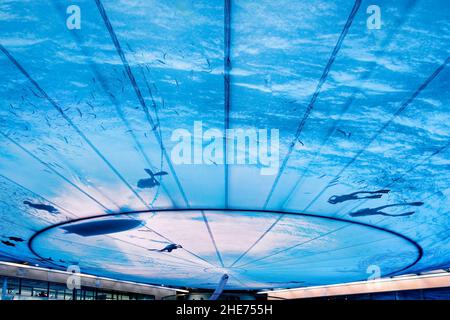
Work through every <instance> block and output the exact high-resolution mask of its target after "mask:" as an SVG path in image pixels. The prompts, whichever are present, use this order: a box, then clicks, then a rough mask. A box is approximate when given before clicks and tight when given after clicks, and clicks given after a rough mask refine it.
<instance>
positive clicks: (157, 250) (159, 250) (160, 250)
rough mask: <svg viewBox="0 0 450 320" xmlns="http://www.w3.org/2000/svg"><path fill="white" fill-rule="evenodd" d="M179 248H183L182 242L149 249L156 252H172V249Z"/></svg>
mask: <svg viewBox="0 0 450 320" xmlns="http://www.w3.org/2000/svg"><path fill="white" fill-rule="evenodd" d="M179 248H183V247H182V246H181V245H180V244H175V243H171V244H168V245H167V246H165V247H164V248H163V249H148V250H149V251H156V252H172V250H176V249H179Z"/></svg>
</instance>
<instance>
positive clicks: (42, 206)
mask: <svg viewBox="0 0 450 320" xmlns="http://www.w3.org/2000/svg"><path fill="white" fill-rule="evenodd" d="M23 204H26V205H27V206H29V207H31V208H34V209H37V210H44V211H47V212H49V213H59V212H58V209H56V208H55V207H54V206H51V205H46V204H42V203H32V202H30V201H28V200H25V201H24V202H23Z"/></svg>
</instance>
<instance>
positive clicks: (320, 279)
mask: <svg viewBox="0 0 450 320" xmlns="http://www.w3.org/2000/svg"><path fill="white" fill-rule="evenodd" d="M29 246H30V249H31V250H32V252H33V253H34V254H36V255H37V256H38V257H39V258H41V259H43V260H45V261H46V262H48V263H51V264H54V265H57V266H59V267H61V268H67V267H68V266H70V265H74V264H75V265H78V266H79V267H80V270H81V272H82V273H87V274H93V275H101V276H104V277H112V278H117V279H122V280H129V281H138V282H145V283H152V284H158V285H167V286H176V287H189V288H205V289H207V288H209V289H213V288H215V287H216V286H217V284H218V283H219V281H220V279H221V277H222V275H223V274H227V275H229V280H228V282H227V284H226V289H234V290H236V289H240V290H249V289H263V288H290V287H301V286H311V285H320V284H324V283H330V282H331V283H342V282H349V281H358V280H367V279H368V278H370V277H374V276H387V275H392V274H395V273H398V272H401V271H405V270H406V269H407V268H409V267H411V266H413V265H414V264H416V263H417V262H418V261H419V260H420V258H421V256H422V249H421V248H420V246H419V245H417V244H416V243H415V242H414V241H412V240H411V239H409V238H407V237H405V236H403V235H401V234H398V233H396V232H392V231H389V230H385V229H383V228H380V227H375V226H370V225H367V224H363V223H358V222H354V221H348V220H343V219H337V218H331V217H326V216H319V215H311V214H302V213H292V212H278V211H258V210H230V209H226V210H220V209H214V210H211V209H181V210H173V209H171V210H156V211H139V212H126V213H117V214H108V215H101V216H94V217H89V218H83V219H77V220H73V221H68V222H64V223H60V224H57V225H53V226H51V227H48V228H46V229H44V230H41V231H39V232H37V233H36V234H35V235H34V236H33V237H32V239H31V240H30V242H29Z"/></svg>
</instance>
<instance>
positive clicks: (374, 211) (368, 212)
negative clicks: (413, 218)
mask: <svg viewBox="0 0 450 320" xmlns="http://www.w3.org/2000/svg"><path fill="white" fill-rule="evenodd" d="M421 205H423V202H420V201H419V202H410V203H396V204H388V205H384V206H381V207H376V208H364V209H361V210H358V211H355V212H352V213H350V214H349V215H350V216H352V217H363V216H373V215H380V216H387V217H403V216H410V215H412V214H413V213H414V212H415V211H408V212H404V213H399V214H390V213H386V212H383V211H380V210H382V209H385V208H389V207H398V206H414V207H420V206H421Z"/></svg>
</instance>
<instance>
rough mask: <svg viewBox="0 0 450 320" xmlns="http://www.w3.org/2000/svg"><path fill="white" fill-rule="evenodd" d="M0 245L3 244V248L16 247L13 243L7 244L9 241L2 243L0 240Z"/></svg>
mask: <svg viewBox="0 0 450 320" xmlns="http://www.w3.org/2000/svg"><path fill="white" fill-rule="evenodd" d="M2 243H3V244H4V245H5V246H8V247H15V246H16V245H15V244H14V243H12V242H9V241H3V240H2Z"/></svg>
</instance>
